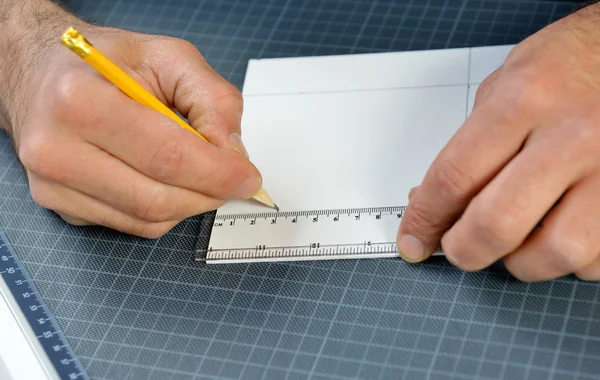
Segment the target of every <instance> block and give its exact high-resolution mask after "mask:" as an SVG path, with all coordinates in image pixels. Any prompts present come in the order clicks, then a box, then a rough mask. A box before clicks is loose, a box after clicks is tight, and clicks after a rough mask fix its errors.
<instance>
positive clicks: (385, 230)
mask: <svg viewBox="0 0 600 380" xmlns="http://www.w3.org/2000/svg"><path fill="white" fill-rule="evenodd" d="M405 208H406V207H405V206H392V207H374V208H359V209H340V210H313V211H294V212H266V213H256V214H230V215H226V214H217V215H216V216H215V220H214V222H213V225H212V232H211V239H210V242H209V245H208V248H203V249H202V248H201V249H198V250H197V254H196V260H199V261H206V262H207V263H210V264H216V263H239V262H257V261H299V260H330V259H359V258H386V257H398V253H397V250H396V239H395V238H396V231H397V230H398V226H399V224H400V219H401V218H402V216H403V215H404V210H405ZM217 247H218V248H217Z"/></svg>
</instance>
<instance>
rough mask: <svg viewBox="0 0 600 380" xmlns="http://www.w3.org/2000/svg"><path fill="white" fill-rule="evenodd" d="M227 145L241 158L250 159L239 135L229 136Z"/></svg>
mask: <svg viewBox="0 0 600 380" xmlns="http://www.w3.org/2000/svg"><path fill="white" fill-rule="evenodd" d="M229 143H230V144H231V147H232V148H233V150H235V151H236V152H238V153H239V154H241V155H242V156H244V157H246V158H250V155H249V154H248V151H247V150H246V147H245V146H244V142H243V141H242V136H240V134H239V133H232V134H230V135H229Z"/></svg>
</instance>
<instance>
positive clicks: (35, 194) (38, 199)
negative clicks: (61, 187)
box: [29, 181, 54, 210]
mask: <svg viewBox="0 0 600 380" xmlns="http://www.w3.org/2000/svg"><path fill="white" fill-rule="evenodd" d="M48 190H49V189H47V187H46V186H45V185H44V184H41V183H40V182H39V181H32V182H31V183H30V185H29V193H30V194H31V198H32V199H33V201H34V202H35V203H37V204H38V205H39V206H40V207H42V208H45V209H48V210H52V209H53V208H54V203H53V202H52V200H51V197H49V193H48Z"/></svg>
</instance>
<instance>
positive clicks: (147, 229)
mask: <svg viewBox="0 0 600 380" xmlns="http://www.w3.org/2000/svg"><path fill="white" fill-rule="evenodd" d="M31 194H32V196H33V199H34V200H35V201H36V202H37V203H38V204H39V205H40V206H42V207H44V208H47V209H49V210H52V211H54V212H56V213H57V214H58V215H60V216H61V217H62V218H63V219H64V220H65V221H66V222H67V223H71V224H75V225H86V224H82V223H80V221H86V222H87V221H89V222H87V224H96V225H101V226H105V227H108V228H111V229H114V230H117V231H120V232H124V233H128V234H131V235H136V236H141V237H145V238H149V239H153V238H158V237H160V236H162V235H164V234H166V233H167V232H168V231H169V230H171V229H172V228H173V227H174V226H175V225H176V224H177V223H178V222H179V221H176V220H174V221H167V222H160V223H152V222H148V221H145V220H141V219H137V218H135V217H132V216H130V215H127V214H124V213H123V212H121V211H119V210H117V209H115V208H114V207H111V206H110V205H107V204H105V203H103V202H101V201H99V200H97V199H95V198H92V197H90V196H89V195H86V194H84V193H81V192H79V191H77V190H73V189H70V188H68V187H66V186H63V185H61V184H58V183H56V182H53V181H48V180H46V179H43V178H41V177H39V176H36V175H35V174H34V175H33V181H32V182H31ZM73 222H74V223H73Z"/></svg>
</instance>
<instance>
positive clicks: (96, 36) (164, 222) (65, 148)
mask: <svg viewBox="0 0 600 380" xmlns="http://www.w3.org/2000/svg"><path fill="white" fill-rule="evenodd" d="M1 3H2V2H0V5H1ZM31 3H32V5H31V6H33V5H34V4H33V3H35V4H36V6H38V7H40V6H44V7H48V10H51V11H52V12H49V14H51V15H52V17H54V18H58V19H54V20H52V25H53V27H52V28H51V30H52V33H55V34H54V38H53V39H52V40H51V43H50V44H49V45H48V46H35V42H33V43H32V41H34V40H33V39H29V40H27V39H25V38H21V39H20V40H21V41H19V40H15V41H10V40H9V41H8V43H7V40H4V43H0V48H2V47H3V46H4V47H5V48H6V47H7V46H10V49H9V51H10V50H12V51H18V52H20V54H18V55H17V56H18V57H20V58H17V59H18V62H16V64H14V65H13V66H12V69H11V68H7V67H3V68H2V70H0V74H3V75H0V76H3V77H4V78H0V79H7V81H8V83H12V84H13V85H12V86H7V88H8V89H9V91H4V90H0V103H1V105H2V107H0V108H4V109H5V110H7V112H5V115H4V118H5V119H7V120H8V123H5V124H8V125H4V127H5V128H6V129H8V131H9V133H10V134H11V136H12V137H13V139H14V142H15V146H16V148H17V152H18V155H19V158H20V159H21V161H22V163H23V165H24V166H25V168H26V170H27V176H28V179H29V185H30V190H31V194H32V197H33V199H34V200H35V201H36V202H37V203H38V204H40V205H41V206H43V207H45V208H48V209H51V210H54V211H55V212H56V213H58V214H59V215H60V216H61V217H62V218H63V219H65V220H66V221H68V222H70V223H72V224H77V225H84V224H99V225H103V226H107V227H110V228H113V229H116V230H119V231H122V232H126V233H130V234H134V235H138V236H143V237H148V238H154V237H158V236H161V235H163V234H165V233H166V232H168V231H169V230H170V229H171V228H173V226H175V225H176V224H177V223H179V222H180V221H181V220H183V219H185V218H187V217H190V216H193V215H196V214H200V213H203V212H206V211H209V210H213V209H216V208H217V207H219V206H221V205H222V204H223V203H224V202H225V201H226V200H229V199H248V198H251V197H252V196H253V195H254V194H255V193H256V192H257V191H258V190H259V189H260V188H261V176H260V173H259V172H258V170H257V169H256V168H255V167H254V166H253V165H252V164H251V163H250V161H248V159H247V158H246V157H244V155H247V153H245V149H244V147H243V144H242V142H241V137H240V133H241V132H240V120H241V114H242V97H241V94H240V93H239V91H238V90H237V89H236V88H235V87H234V86H232V85H231V84H229V83H228V82H226V81H225V80H224V79H223V78H221V77H220V76H219V75H217V74H216V73H215V72H214V71H213V70H212V69H211V68H210V66H209V65H208V64H207V63H206V61H205V60H204V59H203V58H202V56H201V54H200V53H199V52H198V51H197V50H196V49H195V48H194V47H193V46H192V45H191V44H189V43H187V42H184V41H182V40H177V39H173V38H167V37H160V36H148V35H143V34H138V33H132V32H126V31H121V30H115V29H105V28H99V27H95V26H90V25H86V24H83V23H81V22H79V24H78V25H77V28H78V29H80V30H81V31H82V32H83V33H84V35H86V37H87V38H88V39H89V40H90V42H91V43H93V44H94V45H95V46H96V47H97V48H98V49H99V50H100V51H102V52H104V53H105V54H106V55H107V56H108V57H109V58H110V59H112V60H114V61H115V63H116V64H117V65H118V66H120V67H121V68H122V69H123V70H124V71H126V72H127V73H128V74H130V75H131V76H132V77H133V78H134V79H136V80H137V81H139V82H140V83H141V84H142V86H144V87H145V88H146V89H148V90H149V91H150V92H152V93H153V94H154V95H155V96H157V98H159V99H160V100H161V101H163V102H164V103H166V104H168V105H170V106H171V107H173V108H174V109H176V110H178V111H179V112H180V113H181V114H182V115H184V116H185V117H187V118H188V120H189V122H190V124H191V125H192V127H194V128H195V129H197V130H199V131H200V133H202V134H203V135H204V136H205V137H206V138H207V139H208V140H209V141H210V143H209V142H206V141H203V140H202V139H200V138H199V137H197V136H195V135H194V134H193V133H191V132H190V131H187V130H184V129H182V128H180V127H179V126H178V125H177V124H176V123H175V122H173V121H172V120H170V119H168V118H167V117H165V116H163V115H161V114H159V113H158V112H156V111H153V110H151V109H149V108H146V107H144V106H142V105H140V104H138V103H136V102H135V101H133V100H131V99H130V98H129V97H127V96H126V95H125V94H124V93H122V92H121V91H120V90H119V89H117V88H116V87H115V86H113V85H112V84H111V83H110V82H108V81H107V80H106V79H105V78H103V77H102V76H101V75H100V74H99V73H97V72H96V71H95V70H94V69H93V68H91V67H90V66H88V64H87V63H85V62H84V61H83V60H82V59H81V58H79V57H77V56H76V55H75V54H73V53H72V52H70V51H69V50H67V49H66V48H64V47H63V46H61V45H60V43H59V40H60V36H61V35H62V32H63V31H64V30H66V28H67V27H68V26H69V24H70V23H73V18H72V17H71V16H70V15H68V14H66V12H63V11H62V10H59V9H58V8H56V7H54V6H53V5H51V4H49V3H46V2H43V5H40V4H42V3H41V2H40V1H31ZM26 8H27V7H24V9H26ZM38 11H39V10H38ZM14 17H16V16H14V15H13V18H14ZM23 17H25V16H23ZM60 17H64V18H63V19H61V18H60ZM12 21H13V22H14V20H12ZM9 22H10V20H9ZM13 25H14V23H13ZM0 38H10V36H9V34H7V35H5V36H1V35H0ZM24 41H29V43H27V44H25V45H22V46H19V45H15V44H19V43H23V42H24ZM25 51H27V52H25ZM2 55H3V54H2ZM0 64H1V65H4V64H5V62H2V63H0ZM17 77H18V85H14V84H15V83H16V82H15V80H17ZM10 81H12V82H10ZM1 120H2V118H0V122H1ZM240 153H241V154H240Z"/></svg>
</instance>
